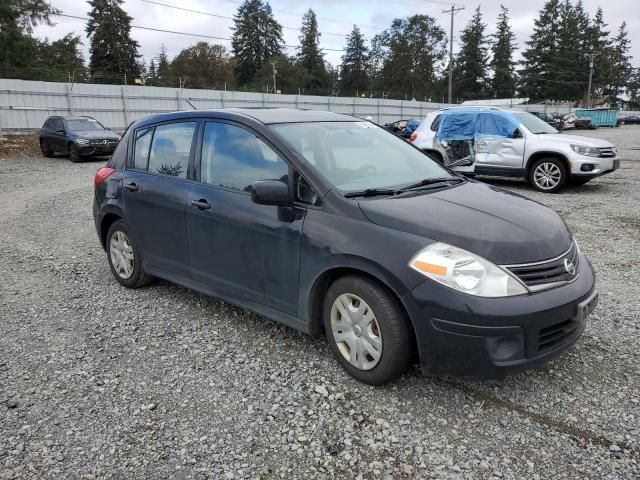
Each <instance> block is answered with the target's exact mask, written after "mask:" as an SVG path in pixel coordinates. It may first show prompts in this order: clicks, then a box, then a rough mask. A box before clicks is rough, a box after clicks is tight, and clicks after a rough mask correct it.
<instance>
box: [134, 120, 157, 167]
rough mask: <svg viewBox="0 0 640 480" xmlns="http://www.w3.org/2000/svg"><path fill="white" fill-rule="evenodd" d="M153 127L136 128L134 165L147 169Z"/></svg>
mask: <svg viewBox="0 0 640 480" xmlns="http://www.w3.org/2000/svg"><path fill="white" fill-rule="evenodd" d="M152 134H153V128H145V129H143V130H136V138H135V142H136V143H135V147H134V151H133V167H134V168H137V169H140V170H146V169H147V160H148V159H149V147H150V146H151V136H152Z"/></svg>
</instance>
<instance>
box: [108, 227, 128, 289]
mask: <svg viewBox="0 0 640 480" xmlns="http://www.w3.org/2000/svg"><path fill="white" fill-rule="evenodd" d="M109 255H110V256H111V264H112V265H113V269H114V270H115V271H116V273H117V274H118V276H119V277H120V278H122V279H124V280H126V279H128V278H130V277H131V275H133V265H134V256H133V247H132V246H131V242H130V241H129V237H127V235H126V234H125V233H124V232H121V231H117V232H116V233H114V234H113V235H112V236H111V242H110V243H109Z"/></svg>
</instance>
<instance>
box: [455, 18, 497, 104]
mask: <svg viewBox="0 0 640 480" xmlns="http://www.w3.org/2000/svg"><path fill="white" fill-rule="evenodd" d="M486 28H487V25H486V24H485V23H483V22H482V13H481V12H480V7H477V8H476V11H475V13H474V15H473V17H472V18H471V20H470V21H469V23H468V24H467V26H466V27H465V28H464V30H463V31H462V36H461V40H462V46H461V47H460V53H459V54H458V57H457V61H456V65H455V70H454V75H455V76H454V82H455V83H454V96H456V97H458V98H461V99H473V98H477V99H481V98H486V97H487V96H488V91H489V89H488V84H489V81H488V73H487V67H488V63H489V62H488V52H489V47H488V44H487V37H486V36H485V30H486Z"/></svg>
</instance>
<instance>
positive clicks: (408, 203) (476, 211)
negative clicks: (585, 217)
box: [359, 181, 572, 265]
mask: <svg viewBox="0 0 640 480" xmlns="http://www.w3.org/2000/svg"><path fill="white" fill-rule="evenodd" d="M359 204H360V208H361V210H362V212H363V213H364V214H365V216H366V217H367V218H368V219H369V220H370V221H371V222H373V223H376V224H378V225H381V226H384V227H387V228H392V229H394V230H401V231H405V232H407V233H412V234H414V235H420V236H423V237H426V238H428V239H431V240H435V241H439V242H444V243H448V244H450V245H454V246H456V247H459V248H463V249H465V250H468V251H470V252H473V253H476V254H478V255H480V256H482V257H484V258H486V259H487V260H490V261H492V262H494V263H496V264H498V265H500V264H502V265H506V264H507V265H508V264H518V263H529V262H536V261H540V260H546V259H549V258H553V257H557V256H558V255H561V254H563V253H564V252H566V251H567V250H568V249H569V247H570V246H571V241H572V237H571V233H570V232H569V229H568V228H567V226H566V225H565V223H564V221H563V220H562V219H561V218H560V216H559V215H558V214H557V213H555V212H554V211H553V210H551V209H549V208H547V207H545V206H543V205H541V204H539V203H537V202H534V201H533V200H529V199H528V198H525V197H523V196H521V195H517V194H515V193H511V192H507V191H504V190H501V189H499V188H496V187H493V186H491V185H486V184H483V183H478V182H475V181H470V182H467V183H465V184H463V185H460V186H459V187H454V188H449V189H446V190H440V191H434V192H432V193H424V192H421V193H420V194H416V195H412V196H401V197H389V198H380V197H378V198H372V199H369V200H362V201H360V202H359ZM425 243H426V242H425Z"/></svg>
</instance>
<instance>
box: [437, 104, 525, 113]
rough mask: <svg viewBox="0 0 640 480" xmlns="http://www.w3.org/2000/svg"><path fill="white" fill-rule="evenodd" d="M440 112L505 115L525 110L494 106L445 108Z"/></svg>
mask: <svg viewBox="0 0 640 480" xmlns="http://www.w3.org/2000/svg"><path fill="white" fill-rule="evenodd" d="M439 111H440V112H447V111H455V112H456V113H477V112H503V113H523V112H524V110H518V109H516V108H503V107H492V106H482V105H478V106H460V107H445V108H442V109H440V110H439Z"/></svg>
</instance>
